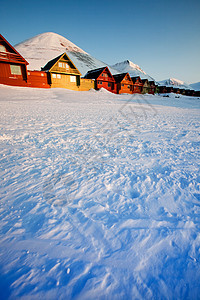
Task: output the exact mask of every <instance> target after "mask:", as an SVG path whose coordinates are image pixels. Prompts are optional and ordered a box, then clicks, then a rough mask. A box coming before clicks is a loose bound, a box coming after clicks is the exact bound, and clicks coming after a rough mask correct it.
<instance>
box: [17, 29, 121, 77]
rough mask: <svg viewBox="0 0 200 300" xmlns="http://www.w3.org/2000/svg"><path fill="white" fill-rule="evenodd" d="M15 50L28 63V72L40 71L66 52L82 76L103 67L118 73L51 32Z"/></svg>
mask: <svg viewBox="0 0 200 300" xmlns="http://www.w3.org/2000/svg"><path fill="white" fill-rule="evenodd" d="M15 48H16V49H17V51H18V52H19V53H20V54H21V55H22V56H23V57H24V58H25V59H26V60H27V61H28V62H29V65H28V69H29V70H40V69H41V67H44V66H45V65H46V63H47V62H48V61H50V60H52V59H53V58H55V57H57V56H58V55H60V54H62V53H64V52H66V53H67V55H68V56H69V57H70V59H71V60H72V61H73V63H74V64H75V66H76V67H77V68H78V70H79V71H80V72H81V74H82V76H84V75H85V74H86V73H87V72H88V71H89V70H92V69H96V68H100V67H103V66H108V67H109V69H110V71H111V72H112V74H116V73H118V70H115V69H113V68H111V67H110V66H109V65H108V64H106V63H104V62H102V61H100V60H98V59H96V58H94V57H93V56H92V55H90V54H88V53H87V52H85V51H84V50H82V49H81V48H79V47H78V46H76V45H75V44H73V43H72V42H70V41H69V40H67V39H66V38H65V37H63V36H61V35H59V34H57V33H53V32H47V33H42V34H39V35H37V36H35V37H33V38H30V39H28V40H26V41H24V42H22V43H19V44H17V45H15Z"/></svg>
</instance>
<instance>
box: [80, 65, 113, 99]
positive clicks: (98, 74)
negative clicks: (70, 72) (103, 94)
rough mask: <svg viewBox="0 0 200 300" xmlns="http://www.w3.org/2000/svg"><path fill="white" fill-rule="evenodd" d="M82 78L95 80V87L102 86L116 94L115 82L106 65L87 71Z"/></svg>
mask: <svg viewBox="0 0 200 300" xmlns="http://www.w3.org/2000/svg"><path fill="white" fill-rule="evenodd" d="M84 78H87V79H93V80H95V89H96V90H99V89H100V88H104V89H106V90H108V91H109V92H112V93H115V94H117V87H116V82H115V79H114V77H113V76H112V74H111V73H110V70H109V69H108V67H103V68H98V69H94V70H91V71H88V72H87V74H86V75H85V77H84Z"/></svg>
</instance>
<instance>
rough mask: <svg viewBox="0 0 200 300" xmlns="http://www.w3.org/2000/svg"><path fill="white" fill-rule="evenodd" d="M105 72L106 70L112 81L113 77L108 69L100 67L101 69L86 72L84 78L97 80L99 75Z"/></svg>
mask: <svg viewBox="0 0 200 300" xmlns="http://www.w3.org/2000/svg"><path fill="white" fill-rule="evenodd" d="M105 70H107V71H108V72H109V74H110V76H111V77H112V78H113V79H114V77H113V75H112V74H111V73H110V70H109V69H108V67H102V68H98V69H94V70H91V71H88V72H87V74H86V75H85V77H84V78H88V79H97V78H98V77H99V76H100V75H101V73H103V71H105Z"/></svg>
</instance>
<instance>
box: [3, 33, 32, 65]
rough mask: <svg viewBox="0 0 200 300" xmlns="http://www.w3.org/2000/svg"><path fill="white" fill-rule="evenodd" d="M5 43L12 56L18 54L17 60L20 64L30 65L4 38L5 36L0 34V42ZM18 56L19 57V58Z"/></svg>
mask: <svg viewBox="0 0 200 300" xmlns="http://www.w3.org/2000/svg"><path fill="white" fill-rule="evenodd" d="M2 41H3V42H4V43H5V44H6V45H7V46H8V48H9V49H10V50H11V54H12V53H13V54H16V60H17V61H18V62H20V63H25V64H26V65H28V64H29V63H28V62H27V61H26V60H25V58H23V56H21V54H20V53H19V52H18V51H17V50H16V49H15V48H14V47H13V46H12V45H11V44H10V43H9V42H8V41H7V40H6V39H5V38H4V37H3V35H1V34H0V42H2ZM17 56H18V57H17Z"/></svg>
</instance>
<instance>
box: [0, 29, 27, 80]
mask: <svg viewBox="0 0 200 300" xmlns="http://www.w3.org/2000/svg"><path fill="white" fill-rule="evenodd" d="M27 65H28V62H27V61H26V60H25V59H24V58H23V57H22V56H21V55H20V54H19V52H17V50H16V49H15V48H14V47H13V46H11V44H10V43H9V42H8V41H7V40H6V39H5V38H4V37H3V36H2V35H1V34H0V83H1V84H7V85H13V86H26V85H27Z"/></svg>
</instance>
